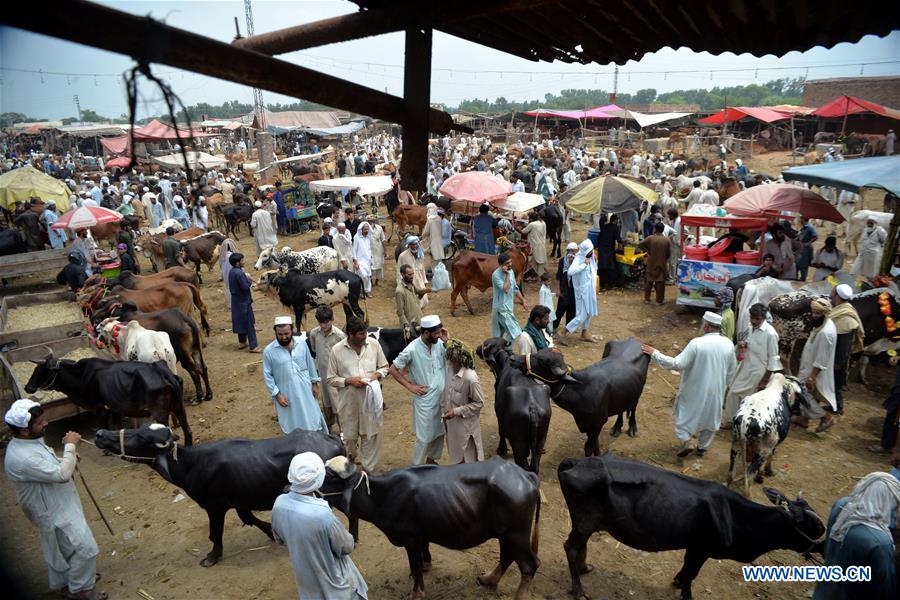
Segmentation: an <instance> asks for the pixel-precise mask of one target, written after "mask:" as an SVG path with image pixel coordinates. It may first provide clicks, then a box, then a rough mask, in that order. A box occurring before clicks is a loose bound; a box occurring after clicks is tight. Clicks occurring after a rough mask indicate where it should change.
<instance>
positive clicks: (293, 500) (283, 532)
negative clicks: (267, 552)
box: [272, 452, 369, 600]
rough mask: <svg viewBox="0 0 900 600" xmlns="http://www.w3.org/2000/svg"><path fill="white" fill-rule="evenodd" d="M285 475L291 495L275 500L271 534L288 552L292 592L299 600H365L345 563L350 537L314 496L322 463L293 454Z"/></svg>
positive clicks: (362, 586)
mask: <svg viewBox="0 0 900 600" xmlns="http://www.w3.org/2000/svg"><path fill="white" fill-rule="evenodd" d="M287 476H288V482H290V484H291V491H290V492H288V493H287V494H282V495H281V496H278V498H276V499H275V505H274V506H273V507H272V534H273V535H274V536H275V541H277V542H278V543H279V544H283V545H285V546H287V547H288V553H289V554H290V555H291V562H292V563H293V565H294V579H295V580H296V582H297V593H298V594H299V596H300V597H301V598H302V599H303V600H357V599H359V598H364V599H365V598H368V597H369V596H368V591H369V590H368V586H366V582H365V580H364V579H363V576H362V574H361V573H360V572H359V569H357V568H356V565H355V564H353V560H352V559H351V558H350V553H351V552H353V546H354V543H353V536H352V535H350V532H348V531H347V530H346V529H345V528H344V526H343V524H342V523H341V522H340V521H339V520H338V518H337V517H336V516H335V515H334V513H333V512H331V508H330V507H329V506H328V502H326V501H325V500H323V499H321V498H316V497H314V496H313V493H314V492H315V491H316V490H318V489H319V488H320V487H322V483H323V482H324V481H325V463H323V462H322V459H321V458H320V457H319V455H318V454H315V453H313V452H304V453H302V454H298V455H296V456H295V457H294V458H293V459H292V460H291V465H290V467H289V468H288V474H287Z"/></svg>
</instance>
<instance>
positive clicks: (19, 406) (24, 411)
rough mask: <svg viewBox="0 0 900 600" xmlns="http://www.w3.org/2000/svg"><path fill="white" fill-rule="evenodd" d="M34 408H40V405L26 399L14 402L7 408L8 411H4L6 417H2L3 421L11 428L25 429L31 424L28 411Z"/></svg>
mask: <svg viewBox="0 0 900 600" xmlns="http://www.w3.org/2000/svg"><path fill="white" fill-rule="evenodd" d="M35 406H40V404H38V403H37V402H35V401H34V400H29V399H27V398H23V399H21V400H16V401H15V402H13V403H12V406H10V407H9V410H8V411H6V416H5V417H3V419H4V420H5V421H6V422H7V423H9V424H10V425H12V426H13V427H18V428H19V429H25V428H27V427H28V424H29V423H30V422H31V413H29V412H28V411H29V410H31V409H32V408H34V407H35Z"/></svg>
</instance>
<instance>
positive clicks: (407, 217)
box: [391, 204, 427, 236]
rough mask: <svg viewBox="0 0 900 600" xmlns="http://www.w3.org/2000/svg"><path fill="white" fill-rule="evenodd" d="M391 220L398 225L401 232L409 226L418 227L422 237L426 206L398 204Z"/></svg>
mask: <svg viewBox="0 0 900 600" xmlns="http://www.w3.org/2000/svg"><path fill="white" fill-rule="evenodd" d="M391 219H393V221H394V223H396V224H397V228H398V230H399V231H404V230H406V228H407V226H409V225H415V226H417V227H418V228H419V235H420V236H421V235H422V230H423V229H425V221H426V219H427V211H426V208H425V207H424V206H418V205H412V206H411V205H409V204H398V205H397V206H396V207H395V208H394V210H393V212H391Z"/></svg>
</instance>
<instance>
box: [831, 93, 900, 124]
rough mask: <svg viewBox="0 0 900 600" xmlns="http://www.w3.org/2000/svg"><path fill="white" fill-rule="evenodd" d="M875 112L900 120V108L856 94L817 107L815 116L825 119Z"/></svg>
mask: <svg viewBox="0 0 900 600" xmlns="http://www.w3.org/2000/svg"><path fill="white" fill-rule="evenodd" d="M862 114H873V115H879V116H881V117H887V118H889V119H897V120H900V110H895V109H893V108H888V107H886V106H882V105H880V104H875V103H874V102H869V101H868V100H863V99H862V98H857V97H855V96H841V97H840V98H835V99H834V100H832V101H831V102H829V103H828V104H826V105H825V106H823V107H821V108H819V109H817V110H816V111H815V112H814V113H813V116H816V117H821V118H823V119H837V118H841V117H846V116H848V115H862Z"/></svg>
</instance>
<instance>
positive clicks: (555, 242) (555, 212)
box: [537, 204, 563, 258]
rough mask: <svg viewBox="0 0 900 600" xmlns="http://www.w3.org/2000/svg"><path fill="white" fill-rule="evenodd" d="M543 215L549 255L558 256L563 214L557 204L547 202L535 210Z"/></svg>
mask: <svg viewBox="0 0 900 600" xmlns="http://www.w3.org/2000/svg"><path fill="white" fill-rule="evenodd" d="M537 212H538V213H540V214H541V215H542V216H543V217H544V223H545V224H546V225H547V237H548V239H549V240H550V243H551V248H550V257H551V258H552V257H554V256H560V252H561V250H560V244H561V243H562V229H563V215H562V211H561V210H560V209H559V207H558V206H555V205H553V204H547V205H545V206H543V207H541V208H539V209H538V210H537Z"/></svg>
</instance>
